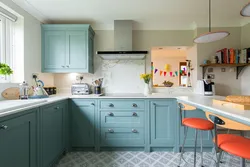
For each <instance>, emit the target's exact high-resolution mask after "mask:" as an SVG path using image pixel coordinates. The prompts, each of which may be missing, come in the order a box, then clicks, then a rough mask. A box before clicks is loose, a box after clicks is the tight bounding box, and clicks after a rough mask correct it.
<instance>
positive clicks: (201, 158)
mask: <svg viewBox="0 0 250 167" xmlns="http://www.w3.org/2000/svg"><path fill="white" fill-rule="evenodd" d="M200 136H201V137H200V138H201V166H202V167H203V143H202V131H200Z"/></svg>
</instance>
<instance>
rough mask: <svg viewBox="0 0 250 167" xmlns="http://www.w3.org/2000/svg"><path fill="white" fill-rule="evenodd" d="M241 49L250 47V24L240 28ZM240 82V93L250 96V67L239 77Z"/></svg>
mask: <svg viewBox="0 0 250 167" xmlns="http://www.w3.org/2000/svg"><path fill="white" fill-rule="evenodd" d="M241 47H242V48H249V47H250V24H247V25H245V26H243V27H242V28H241ZM240 80H241V93H242V94H244V95H250V67H246V68H245V69H244V71H243V72H242V75H241V76H240Z"/></svg>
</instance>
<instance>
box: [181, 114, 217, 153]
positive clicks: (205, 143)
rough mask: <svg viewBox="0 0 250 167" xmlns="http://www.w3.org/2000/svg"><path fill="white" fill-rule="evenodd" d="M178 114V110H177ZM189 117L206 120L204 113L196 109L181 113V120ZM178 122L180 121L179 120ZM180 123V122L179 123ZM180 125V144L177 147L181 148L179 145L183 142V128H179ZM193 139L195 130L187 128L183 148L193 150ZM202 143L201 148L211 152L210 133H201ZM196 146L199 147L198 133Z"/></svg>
mask: <svg viewBox="0 0 250 167" xmlns="http://www.w3.org/2000/svg"><path fill="white" fill-rule="evenodd" d="M178 112H179V110H178ZM189 117H194V118H203V119H207V118H206V115H205V112H204V111H202V110H200V109H196V110H194V111H184V112H182V118H189ZM179 120H180V119H179ZM179 122H180V121H179ZM179 125H180V144H179V147H181V144H182V142H183V140H184V127H183V126H181V123H179ZM194 139H195V130H194V129H193V128H188V133H187V139H186V142H185V147H186V148H187V149H188V148H191V149H193V148H194ZM202 139H203V140H202V142H203V147H204V148H205V149H206V148H207V149H209V150H210V151H211V148H212V147H213V143H212V137H211V133H210V131H202ZM197 145H198V146H200V131H199V134H198V142H197Z"/></svg>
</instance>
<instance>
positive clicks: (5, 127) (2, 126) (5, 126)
mask: <svg viewBox="0 0 250 167" xmlns="http://www.w3.org/2000/svg"><path fill="white" fill-rule="evenodd" d="M7 128H8V126H7V125H1V126H0V129H3V130H5V129H7Z"/></svg>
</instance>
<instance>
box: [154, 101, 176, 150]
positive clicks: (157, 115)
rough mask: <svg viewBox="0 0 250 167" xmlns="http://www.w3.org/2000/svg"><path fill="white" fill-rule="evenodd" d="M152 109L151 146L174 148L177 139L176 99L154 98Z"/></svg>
mask: <svg viewBox="0 0 250 167" xmlns="http://www.w3.org/2000/svg"><path fill="white" fill-rule="evenodd" d="M149 106H150V111H149V115H150V116H149V118H150V139H149V140H150V141H149V144H150V147H151V149H153V148H156V149H157V148H159V149H161V148H167V149H170V150H173V149H174V148H175V147H176V141H177V126H176V120H177V106H176V100H174V99H162V100H152V101H150V103H149Z"/></svg>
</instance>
